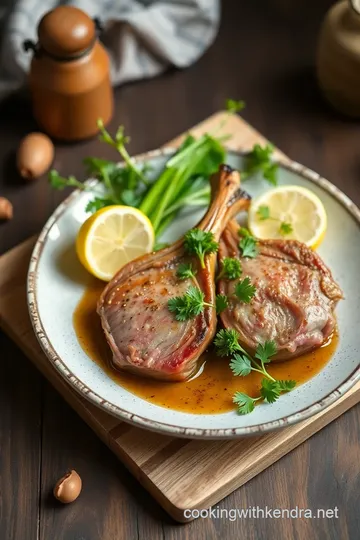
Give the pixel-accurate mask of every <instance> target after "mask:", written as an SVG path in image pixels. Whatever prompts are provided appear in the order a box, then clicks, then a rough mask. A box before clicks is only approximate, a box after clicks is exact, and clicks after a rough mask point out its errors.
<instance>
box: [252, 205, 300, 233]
mask: <svg viewBox="0 0 360 540" xmlns="http://www.w3.org/2000/svg"><path fill="white" fill-rule="evenodd" d="M256 215H257V216H258V218H259V219H260V221H265V220H267V219H271V220H272V221H278V222H279V223H280V225H279V233H280V234H281V235H282V236H286V235H288V234H291V233H292V232H293V226H292V224H291V223H288V222H286V221H281V219H278V218H275V217H272V216H271V215H270V208H269V207H268V206H259V208H258V210H257V212H256Z"/></svg>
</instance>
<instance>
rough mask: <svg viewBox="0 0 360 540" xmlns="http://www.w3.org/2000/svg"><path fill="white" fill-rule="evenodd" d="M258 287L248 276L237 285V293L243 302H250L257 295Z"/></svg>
mask: <svg viewBox="0 0 360 540" xmlns="http://www.w3.org/2000/svg"><path fill="white" fill-rule="evenodd" d="M255 293H256V287H255V285H252V283H251V280H250V278H249V277H246V278H245V279H243V280H242V281H239V283H237V284H236V286H235V294H236V296H237V297H238V299H239V300H240V301H241V302H244V303H245V304H249V303H250V301H251V299H252V298H253V297H254V296H255Z"/></svg>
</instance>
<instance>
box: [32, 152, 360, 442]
mask: <svg viewBox="0 0 360 540" xmlns="http://www.w3.org/2000/svg"><path fill="white" fill-rule="evenodd" d="M175 151H176V148H174V147H171V146H166V147H164V148H160V149H157V150H151V151H149V152H145V153H143V154H140V155H138V156H136V158H134V160H135V161H136V162H139V161H147V160H151V159H155V158H157V157H165V156H169V155H171V154H173V153H174V152H175ZM227 153H228V154H229V153H230V154H235V155H236V156H239V157H241V156H244V155H245V154H246V152H245V151H237V150H231V149H227ZM276 163H278V164H279V166H280V167H282V168H284V169H287V170H289V171H291V172H295V173H297V174H299V175H300V176H302V177H303V178H305V179H306V180H309V181H310V182H312V183H314V184H316V185H318V186H320V187H321V188H322V189H324V190H325V191H326V192H327V193H329V194H330V195H332V196H333V197H334V198H335V199H336V200H337V201H338V202H339V203H340V204H341V205H342V206H343V207H345V209H346V210H347V211H348V212H349V213H350V214H351V215H352V217H353V218H354V219H355V220H356V221H357V223H358V225H359V227H360V209H359V208H358V207H357V205H356V204H355V203H354V202H353V201H352V200H351V199H350V198H349V197H348V196H347V195H345V193H343V192H342V191H341V190H340V189H339V188H338V187H337V186H335V185H334V184H332V183H331V182H330V181H329V180H326V179H325V178H323V177H321V176H320V175H319V174H318V173H316V172H315V171H313V170H311V169H309V168H307V167H305V166H304V165H301V164H300V163H298V162H296V161H293V160H289V159H288V158H286V160H282V159H278V160H276ZM122 165H123V164H122V163H119V166H122ZM94 182H97V181H96V180H91V179H90V180H88V181H87V182H86V183H87V184H88V185H90V184H91V183H94ZM81 193H82V192H81V191H80V190H79V189H76V190H74V191H73V192H72V193H71V194H70V195H69V196H68V197H66V198H65V199H64V201H62V202H61V203H60V204H59V206H58V207H57V208H56V209H55V210H54V212H53V213H52V215H51V216H50V218H49V219H48V220H47V221H46V223H45V225H44V227H43V229H42V231H41V233H40V235H39V237H38V239H37V240H36V243H35V246H34V249H33V252H32V254H31V258H30V263H29V269H28V275H27V304H28V310H29V315H30V320H31V324H32V327H33V330H34V333H35V335H36V338H37V340H38V342H39V344H40V346H41V348H42V350H43V352H44V353H45V355H46V357H47V359H48V360H49V361H50V362H51V364H52V365H53V367H54V368H55V369H56V370H57V372H58V373H59V374H60V375H61V376H62V378H63V379H64V380H65V381H67V383H68V384H69V385H70V386H71V387H72V388H73V389H74V390H76V392H77V393H79V394H80V395H81V396H82V397H85V398H86V399H87V400H88V401H90V402H91V403H93V404H94V405H96V406H97V407H99V408H100V409H103V410H105V411H106V412H107V413H109V414H111V415H112V416H115V417H116V418H118V419H119V420H122V421H125V422H128V423H130V424H133V425H135V427H139V428H143V429H148V430H151V431H155V432H158V433H162V434H164V433H166V434H168V435H172V436H176V437H184V438H192V439H233V438H237V437H241V436H245V435H248V436H249V435H256V434H262V433H267V432H270V431H275V430H277V429H280V428H284V427H288V426H291V425H294V424H296V423H298V422H300V421H302V420H305V419H307V418H309V417H310V416H313V415H315V414H316V413H319V412H320V411H322V410H324V409H326V408H327V407H329V406H330V405H332V404H333V403H335V401H337V400H338V399H339V398H340V397H341V396H343V395H344V394H345V393H346V392H347V391H348V390H350V388H352V387H353V386H354V385H355V384H356V382H358V381H359V380H360V363H359V365H358V366H357V367H356V368H355V369H354V370H353V372H352V373H351V374H350V375H349V376H348V377H347V378H346V379H345V380H344V381H343V382H342V383H341V384H340V385H339V386H338V387H337V388H335V389H334V390H333V391H332V392H330V393H328V394H327V395H326V396H324V397H323V398H322V399H321V400H318V401H316V402H315V403H313V404H312V405H310V406H308V407H305V408H304V409H301V410H300V411H297V412H296V413H293V414H291V415H287V416H284V417H282V418H279V419H277V420H272V421H269V422H264V423H262V424H254V425H250V426H245V427H239V428H222V429H221V428H216V429H202V428H184V427H181V426H179V425H174V424H169V423H167V422H161V421H155V420H149V419H147V418H144V417H142V416H140V415H138V414H134V413H131V412H129V411H127V410H125V409H123V408H121V407H119V406H118V405H115V404H113V403H111V402H109V401H107V400H106V399H104V398H102V397H101V396H100V395H99V394H97V393H96V392H94V391H93V390H91V389H90V388H89V387H88V386H87V385H86V384H84V383H83V382H82V381H81V380H80V379H79V378H78V377H77V376H75V375H74V374H73V373H72V372H71V371H70V370H69V368H68V367H67V365H66V363H65V362H64V361H63V360H62V358H61V357H59V356H58V354H57V353H56V351H55V349H54V347H53V346H52V343H51V341H50V339H49V338H48V336H47V334H46V331H45V328H44V326H43V323H42V320H41V317H40V313H39V308H38V298H37V268H38V264H39V262H40V258H41V255H42V252H43V250H44V248H45V245H46V242H47V239H48V235H49V231H50V229H51V228H52V226H53V225H54V224H55V223H56V222H57V220H58V219H59V218H60V216H61V215H62V214H63V213H64V212H65V211H66V210H67V208H68V206H69V205H70V203H71V202H72V201H73V200H74V199H76V198H77V197H78V196H79V195H80V194H81Z"/></svg>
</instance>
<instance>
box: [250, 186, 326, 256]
mask: <svg viewBox="0 0 360 540" xmlns="http://www.w3.org/2000/svg"><path fill="white" fill-rule="evenodd" d="M248 226H249V229H250V231H251V233H252V234H253V235H254V236H256V237H257V238H260V239H263V240H265V239H267V238H286V239H294V240H300V241H301V242H304V243H305V244H306V245H307V246H309V247H311V248H312V249H316V248H317V247H318V246H319V245H320V244H321V242H322V240H323V238H324V236H325V232H326V227H327V216H326V211H325V208H324V205H323V203H322V202H321V200H320V199H319V197H318V196H317V195H315V193H313V192H312V191H310V190H309V189H306V188H304V187H301V186H279V187H277V188H274V189H272V190H270V191H267V192H266V193H264V194H263V195H260V196H259V197H257V198H256V199H254V200H253V201H252V203H251V206H250V211H249V223H248Z"/></svg>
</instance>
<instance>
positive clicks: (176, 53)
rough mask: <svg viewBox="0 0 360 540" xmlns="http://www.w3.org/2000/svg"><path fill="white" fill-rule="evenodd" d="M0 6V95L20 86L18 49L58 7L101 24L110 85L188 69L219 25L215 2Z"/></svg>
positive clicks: (96, 0) (103, 0)
mask: <svg viewBox="0 0 360 540" xmlns="http://www.w3.org/2000/svg"><path fill="white" fill-rule="evenodd" d="M0 2H1V5H0V19H1V26H0V27H2V36H3V41H2V46H1V55H0V91H1V92H2V93H3V92H4V91H7V92H9V91H12V90H15V89H17V88H19V87H21V86H22V85H23V84H24V81H25V77H26V73H27V71H28V69H29V64H30V59H31V54H30V53H25V52H24V51H23V48H22V43H23V41H24V40H25V39H31V40H33V41H36V40H37V39H36V38H37V36H36V28H37V25H38V23H39V20H40V19H41V17H42V16H43V15H44V13H46V12H47V11H49V10H51V9H53V8H54V7H56V6H57V5H59V4H71V5H75V6H76V7H79V8H80V9H83V10H84V11H86V12H87V13H88V14H89V15H90V16H91V17H98V18H99V19H100V20H101V22H102V23H104V27H105V31H104V34H103V36H102V40H103V42H104V44H105V46H106V47H107V49H108V52H109V55H110V59H111V77H112V81H113V84H114V85H117V84H121V83H123V82H126V81H130V80H136V79H141V78H145V77H152V76H154V75H157V74H159V73H161V72H162V71H164V70H165V69H166V68H167V67H169V66H171V65H172V66H176V67H178V68H184V67H187V66H189V65H190V64H192V63H193V62H195V61H196V60H197V59H198V58H199V57H200V56H201V55H202V54H203V53H204V51H205V50H206V49H207V47H209V46H210V45H211V43H212V42H213V41H214V39H215V36H216V33H217V30H218V26H219V19H220V0H77V1H74V2H71V1H69V2H66V0H65V1H61V0H17V1H15V2H14V1H11V0H10V1H9V0H8V6H7V7H4V6H3V0H0Z"/></svg>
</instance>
